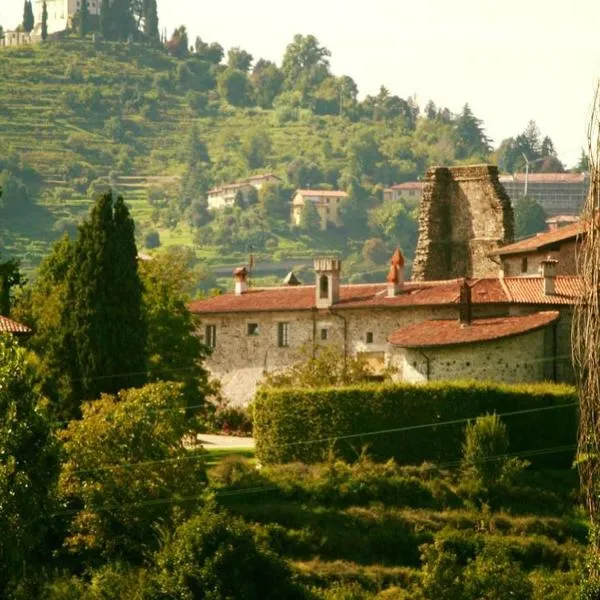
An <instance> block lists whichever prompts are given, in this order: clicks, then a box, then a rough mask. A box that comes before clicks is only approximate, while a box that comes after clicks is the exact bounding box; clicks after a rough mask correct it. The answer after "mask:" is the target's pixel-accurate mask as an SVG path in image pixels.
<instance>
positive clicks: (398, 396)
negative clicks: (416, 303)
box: [254, 382, 577, 467]
mask: <svg viewBox="0 0 600 600" xmlns="http://www.w3.org/2000/svg"><path fill="white" fill-rule="evenodd" d="M576 401H577V396H576V393H575V390H574V389H573V388H571V387H568V386H557V385H550V384H538V385H519V386H509V385H500V384H492V383H489V384H486V383H470V382H467V383H461V382H451V383H450V382H436V383H430V384H426V385H410V384H394V385H392V384H385V385H362V386H353V387H342V388H321V389H314V390H313V389H299V388H289V389H261V390H259V392H258V394H257V397H256V401H255V404H254V437H255V438H256V451H257V456H258V458H259V459H260V461H261V462H263V463H264V464H268V463H285V462H293V461H301V462H322V461H324V460H326V458H327V456H328V455H329V453H330V451H331V449H332V447H333V448H334V451H335V452H336V453H337V454H338V455H339V456H340V457H342V458H345V459H347V460H350V461H354V460H356V458H357V456H359V455H360V453H361V451H362V448H363V447H364V446H368V448H369V454H370V456H372V457H373V458H375V459H377V460H387V459H389V458H394V459H395V460H397V461H398V462H399V463H401V464H420V463H422V462H425V461H427V462H434V463H439V464H447V465H448V466H451V465H454V464H458V463H459V462H460V449H461V446H462V443H463V439H464V428H465V422H466V421H467V420H469V419H474V418H476V417H478V416H480V415H483V414H485V413H488V412H492V411H497V412H498V413H510V412H514V411H517V412H518V411H523V410H529V409H533V410H535V409H546V408H550V409H551V408H552V407H557V408H556V409H554V410H541V411H536V412H531V413H524V414H516V415H513V416H505V417H504V421H505V423H506V426H507V429H508V432H509V435H510V439H511V442H512V450H513V452H515V453H525V454H526V453H528V452H535V451H537V450H545V449H548V448H557V447H563V451H562V453H552V454H543V453H542V454H540V456H536V457H535V458H534V459H532V460H533V461H534V464H536V465H551V466H569V467H570V465H571V463H572V458H573V453H572V450H567V451H565V450H564V447H567V448H568V447H570V446H572V445H573V444H574V443H575V439H576V430H577V414H576V407H575V406H574V404H575V403H576ZM572 404H573V406H570V405H572ZM566 406H568V407H566ZM445 422H452V424H443V423H445ZM436 424H437V425H436ZM423 426H424V427H423ZM397 429H401V431H394V430H397Z"/></svg>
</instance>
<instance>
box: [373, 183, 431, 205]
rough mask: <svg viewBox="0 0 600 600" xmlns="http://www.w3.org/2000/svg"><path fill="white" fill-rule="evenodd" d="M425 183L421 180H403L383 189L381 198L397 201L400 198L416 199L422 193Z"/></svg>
mask: <svg viewBox="0 0 600 600" xmlns="http://www.w3.org/2000/svg"><path fill="white" fill-rule="evenodd" d="M424 187H425V184H424V183H423V182H422V181H405V182H404V183H397V184H396V185H392V186H391V187H389V188H386V189H385V190H383V199H384V200H386V201H390V200H393V201H397V200H400V199H401V198H406V199H408V200H414V201H418V200H419V199H420V198H421V194H422V193H423V188H424Z"/></svg>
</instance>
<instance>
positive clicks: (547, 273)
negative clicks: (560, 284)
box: [540, 256, 558, 296]
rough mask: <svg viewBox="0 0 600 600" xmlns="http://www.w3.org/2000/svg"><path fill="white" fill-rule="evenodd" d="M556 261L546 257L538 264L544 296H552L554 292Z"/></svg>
mask: <svg viewBox="0 0 600 600" xmlns="http://www.w3.org/2000/svg"><path fill="white" fill-rule="evenodd" d="M557 265H558V261H557V260H556V259H554V258H552V257H550V256H549V257H548V258H546V259H545V260H543V261H542V263H541V265H540V275H541V276H542V281H543V285H544V296H554V294H556V266H557Z"/></svg>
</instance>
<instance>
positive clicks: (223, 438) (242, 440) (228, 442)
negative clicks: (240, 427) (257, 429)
mask: <svg viewBox="0 0 600 600" xmlns="http://www.w3.org/2000/svg"><path fill="white" fill-rule="evenodd" d="M198 442H199V443H200V444H202V445H203V446H204V447H205V448H206V449H207V450H210V449H211V448H245V449H248V448H254V438H251V437H237V436H235V435H210V434H208V433H200V434H198Z"/></svg>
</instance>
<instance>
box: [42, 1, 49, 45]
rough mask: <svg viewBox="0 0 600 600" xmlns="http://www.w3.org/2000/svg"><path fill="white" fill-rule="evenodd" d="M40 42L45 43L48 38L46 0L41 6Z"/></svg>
mask: <svg viewBox="0 0 600 600" xmlns="http://www.w3.org/2000/svg"><path fill="white" fill-rule="evenodd" d="M41 36H42V40H43V41H46V38H47V37H48V5H47V4H46V0H44V2H43V4H42V29H41Z"/></svg>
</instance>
